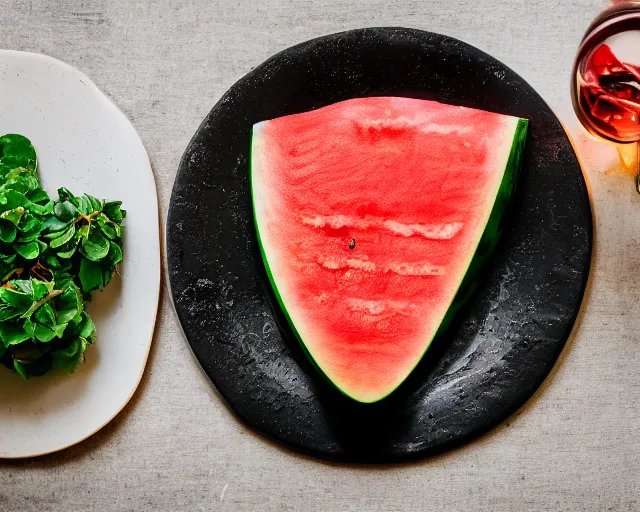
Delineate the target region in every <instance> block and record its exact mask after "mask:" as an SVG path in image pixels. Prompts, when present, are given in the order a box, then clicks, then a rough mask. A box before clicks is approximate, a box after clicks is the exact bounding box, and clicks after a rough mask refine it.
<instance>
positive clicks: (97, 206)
mask: <svg viewBox="0 0 640 512" xmlns="http://www.w3.org/2000/svg"><path fill="white" fill-rule="evenodd" d="M85 196H86V197H87V198H88V199H89V201H90V202H91V209H92V210H93V212H101V211H102V206H103V202H102V201H100V200H99V199H98V198H96V197H93V196H90V195H89V194H85ZM93 212H92V213H93Z"/></svg>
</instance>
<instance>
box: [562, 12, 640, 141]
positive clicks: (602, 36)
mask: <svg viewBox="0 0 640 512" xmlns="http://www.w3.org/2000/svg"><path fill="white" fill-rule="evenodd" d="M634 24H636V27H634V28H635V29H640V3H638V2H629V3H628V4H625V5H622V6H618V7H611V8H609V9H607V10H606V11H604V12H603V13H602V14H600V15H599V16H598V17H596V18H595V19H594V20H593V21H592V22H591V24H590V25H589V28H588V29H587V31H586V32H585V35H584V37H583V38H582V41H581V42H580V46H579V47H578V53H577V55H576V58H575V60H574V62H573V67H572V70H571V103H572V104H573V110H574V112H575V114H576V116H577V117H578V120H579V121H580V123H581V124H582V126H584V127H585V128H586V129H587V131H588V132H589V133H591V134H592V135H594V136H596V137H599V138H600V139H605V140H608V141H609V142H614V143H616V144H634V143H636V142H638V141H639V140H638V139H636V140H622V139H616V138H614V137H611V136H610V135H608V134H607V133H604V132H602V131H600V129H598V128H597V127H596V126H595V125H594V124H593V122H592V121H591V119H589V118H588V117H587V116H586V115H585V114H584V112H583V111H582V108H581V107H580V100H579V97H580V90H579V85H578V80H577V77H578V68H579V66H580V63H581V62H582V60H583V59H584V57H586V55H587V53H588V52H590V51H592V50H593V49H595V48H596V47H597V46H598V45H599V44H601V43H602V42H604V41H605V40H606V39H607V38H608V37H610V36H612V35H614V34H618V33H620V32H624V31H625V29H626V28H625V27H627V26H629V29H630V28H631V26H633V25H634ZM626 30H628V29H626Z"/></svg>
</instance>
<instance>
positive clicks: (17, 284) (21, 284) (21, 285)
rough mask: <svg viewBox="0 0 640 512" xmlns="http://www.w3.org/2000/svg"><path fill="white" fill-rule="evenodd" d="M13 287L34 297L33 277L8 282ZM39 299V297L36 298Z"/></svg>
mask: <svg viewBox="0 0 640 512" xmlns="http://www.w3.org/2000/svg"><path fill="white" fill-rule="evenodd" d="M8 284H9V285H10V286H11V287H12V288H15V289H16V290H17V291H20V292H22V293H25V294H27V295H28V296H29V297H31V298H33V284H32V280H31V279H14V280H12V281H10V282H9V283H8ZM34 300H37V299H34Z"/></svg>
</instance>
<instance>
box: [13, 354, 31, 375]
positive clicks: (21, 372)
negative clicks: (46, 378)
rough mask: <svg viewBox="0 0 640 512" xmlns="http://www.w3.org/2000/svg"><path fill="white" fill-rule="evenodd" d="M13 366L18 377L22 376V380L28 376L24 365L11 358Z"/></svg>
mask: <svg viewBox="0 0 640 512" xmlns="http://www.w3.org/2000/svg"><path fill="white" fill-rule="evenodd" d="M13 368H14V369H15V371H16V372H17V373H18V375H20V377H22V378H23V379H24V380H27V379H28V378H29V377H28V375H27V371H26V370H25V368H24V366H23V365H22V363H21V362H20V361H18V360H17V359H14V360H13Z"/></svg>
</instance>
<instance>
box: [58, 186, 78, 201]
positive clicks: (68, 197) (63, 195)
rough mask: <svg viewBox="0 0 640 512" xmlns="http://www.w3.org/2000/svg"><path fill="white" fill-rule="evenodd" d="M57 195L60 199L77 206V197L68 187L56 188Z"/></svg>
mask: <svg viewBox="0 0 640 512" xmlns="http://www.w3.org/2000/svg"><path fill="white" fill-rule="evenodd" d="M58 197H59V198H60V201H69V202H71V203H73V204H74V205H75V206H78V198H77V197H76V196H74V195H73V194H72V193H71V191H70V190H69V189H68V188H65V187H61V188H59V189H58Z"/></svg>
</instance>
